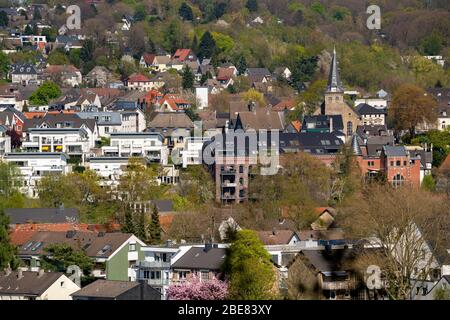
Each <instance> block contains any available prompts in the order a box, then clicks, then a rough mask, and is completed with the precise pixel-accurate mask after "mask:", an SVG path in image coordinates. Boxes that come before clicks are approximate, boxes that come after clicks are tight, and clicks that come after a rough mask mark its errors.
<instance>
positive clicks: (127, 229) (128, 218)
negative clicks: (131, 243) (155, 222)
mask: <svg viewBox="0 0 450 320" xmlns="http://www.w3.org/2000/svg"><path fill="white" fill-rule="evenodd" d="M124 209H125V214H124V221H123V223H122V229H121V230H122V232H123V233H132V234H134V233H135V228H134V223H133V214H132V212H131V209H130V208H129V207H126V208H124Z"/></svg>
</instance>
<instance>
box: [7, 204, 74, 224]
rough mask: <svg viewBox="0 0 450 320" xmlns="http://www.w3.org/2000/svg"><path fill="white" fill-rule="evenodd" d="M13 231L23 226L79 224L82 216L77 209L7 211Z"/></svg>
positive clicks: (21, 209)
mask: <svg viewBox="0 0 450 320" xmlns="http://www.w3.org/2000/svg"><path fill="white" fill-rule="evenodd" d="M5 215H7V216H8V217H9V224H10V226H11V228H12V229H15V227H16V226H17V225H23V224H29V225H33V224H67V223H73V224H75V223H78V222H79V220H80V216H79V213H78V209H76V208H64V207H59V208H19V209H5Z"/></svg>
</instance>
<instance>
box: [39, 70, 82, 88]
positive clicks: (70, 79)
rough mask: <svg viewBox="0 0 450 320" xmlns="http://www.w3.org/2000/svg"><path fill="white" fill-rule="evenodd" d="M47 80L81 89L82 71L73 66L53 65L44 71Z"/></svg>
mask: <svg viewBox="0 0 450 320" xmlns="http://www.w3.org/2000/svg"><path fill="white" fill-rule="evenodd" d="M43 77H44V79H45V80H52V81H54V82H56V83H58V84H60V85H61V86H67V87H72V88H74V87H80V86H81V85H82V83H83V77H82V75H81V72H80V70H78V69H77V68H76V67H75V66H72V65H52V66H48V67H47V68H46V69H45V70H44V75H43Z"/></svg>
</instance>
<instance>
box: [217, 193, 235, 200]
mask: <svg viewBox="0 0 450 320" xmlns="http://www.w3.org/2000/svg"><path fill="white" fill-rule="evenodd" d="M221 198H222V200H236V195H235V194H222V196H221Z"/></svg>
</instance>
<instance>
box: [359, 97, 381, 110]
mask: <svg viewBox="0 0 450 320" xmlns="http://www.w3.org/2000/svg"><path fill="white" fill-rule="evenodd" d="M363 103H365V104H368V105H369V106H372V107H374V108H377V109H386V108H387V107H388V101H387V100H386V99H383V98H360V99H356V100H355V106H357V105H359V104H363Z"/></svg>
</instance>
